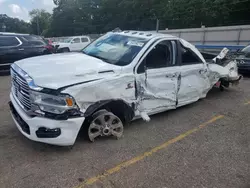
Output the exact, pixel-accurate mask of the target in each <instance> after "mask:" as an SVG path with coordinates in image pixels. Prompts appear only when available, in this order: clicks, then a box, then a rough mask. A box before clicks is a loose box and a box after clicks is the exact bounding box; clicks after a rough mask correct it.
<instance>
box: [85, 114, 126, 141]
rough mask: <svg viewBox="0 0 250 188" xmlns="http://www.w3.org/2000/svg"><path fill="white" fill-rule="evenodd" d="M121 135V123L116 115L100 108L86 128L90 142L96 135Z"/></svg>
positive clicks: (118, 136)
mask: <svg viewBox="0 0 250 188" xmlns="http://www.w3.org/2000/svg"><path fill="white" fill-rule="evenodd" d="M122 135H123V123H122V121H121V120H120V118H118V117H117V116H116V115H114V114H113V113H111V112H108V111H106V110H100V111H98V112H97V113H95V114H94V115H93V121H92V122H91V123H90V126H89V128H88V136H89V140H90V141H91V142H94V140H95V138H96V137H98V136H114V137H116V138H117V139H119V138H121V137H122Z"/></svg>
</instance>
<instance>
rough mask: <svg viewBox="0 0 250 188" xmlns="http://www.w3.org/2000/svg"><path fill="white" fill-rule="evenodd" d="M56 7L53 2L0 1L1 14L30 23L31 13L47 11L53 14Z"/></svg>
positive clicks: (48, 0) (39, 0)
mask: <svg viewBox="0 0 250 188" xmlns="http://www.w3.org/2000/svg"><path fill="white" fill-rule="evenodd" d="M54 7H55V5H54V3H53V0H0V14H7V15H8V16H10V17H14V18H19V19H22V20H24V21H26V22H29V21H30V17H29V11H31V10H33V9H45V10H47V11H48V12H50V13H52V10H53V8H54Z"/></svg>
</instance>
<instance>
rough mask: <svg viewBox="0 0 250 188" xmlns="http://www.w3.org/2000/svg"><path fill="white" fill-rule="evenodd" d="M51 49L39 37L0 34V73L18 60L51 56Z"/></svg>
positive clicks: (7, 69)
mask: <svg viewBox="0 0 250 188" xmlns="http://www.w3.org/2000/svg"><path fill="white" fill-rule="evenodd" d="M52 52H53V49H52V47H51V46H50V45H49V44H48V43H47V42H46V41H45V40H44V39H43V38H42V37H40V36H36V35H28V34H16V33H1V32H0V72H3V71H4V72H5V71H9V68H10V65H11V64H12V63H13V62H15V61H17V60H20V59H24V58H28V57H34V56H39V55H45V54H51V53H52Z"/></svg>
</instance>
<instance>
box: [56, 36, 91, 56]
mask: <svg viewBox="0 0 250 188" xmlns="http://www.w3.org/2000/svg"><path fill="white" fill-rule="evenodd" d="M90 42H91V39H90V38H89V37H88V36H76V37H70V38H68V39H66V40H65V41H64V42H59V43H57V44H56V45H55V47H56V49H57V52H59V53H60V52H76V51H81V50H82V49H83V48H84V47H86V46H87V45H88V44H90Z"/></svg>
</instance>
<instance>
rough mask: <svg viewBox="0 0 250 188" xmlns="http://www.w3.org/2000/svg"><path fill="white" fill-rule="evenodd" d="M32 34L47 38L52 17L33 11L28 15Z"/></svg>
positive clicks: (42, 11) (37, 10)
mask: <svg viewBox="0 0 250 188" xmlns="http://www.w3.org/2000/svg"><path fill="white" fill-rule="evenodd" d="M29 14H30V17H31V21H30V23H31V30H32V33H35V34H37V35H42V36H48V35H49V34H50V33H49V32H50V24H51V17H52V15H51V14H50V13H49V12H47V11H45V10H43V9H42V10H39V9H34V10H32V11H31V12H30V13H29Z"/></svg>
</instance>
